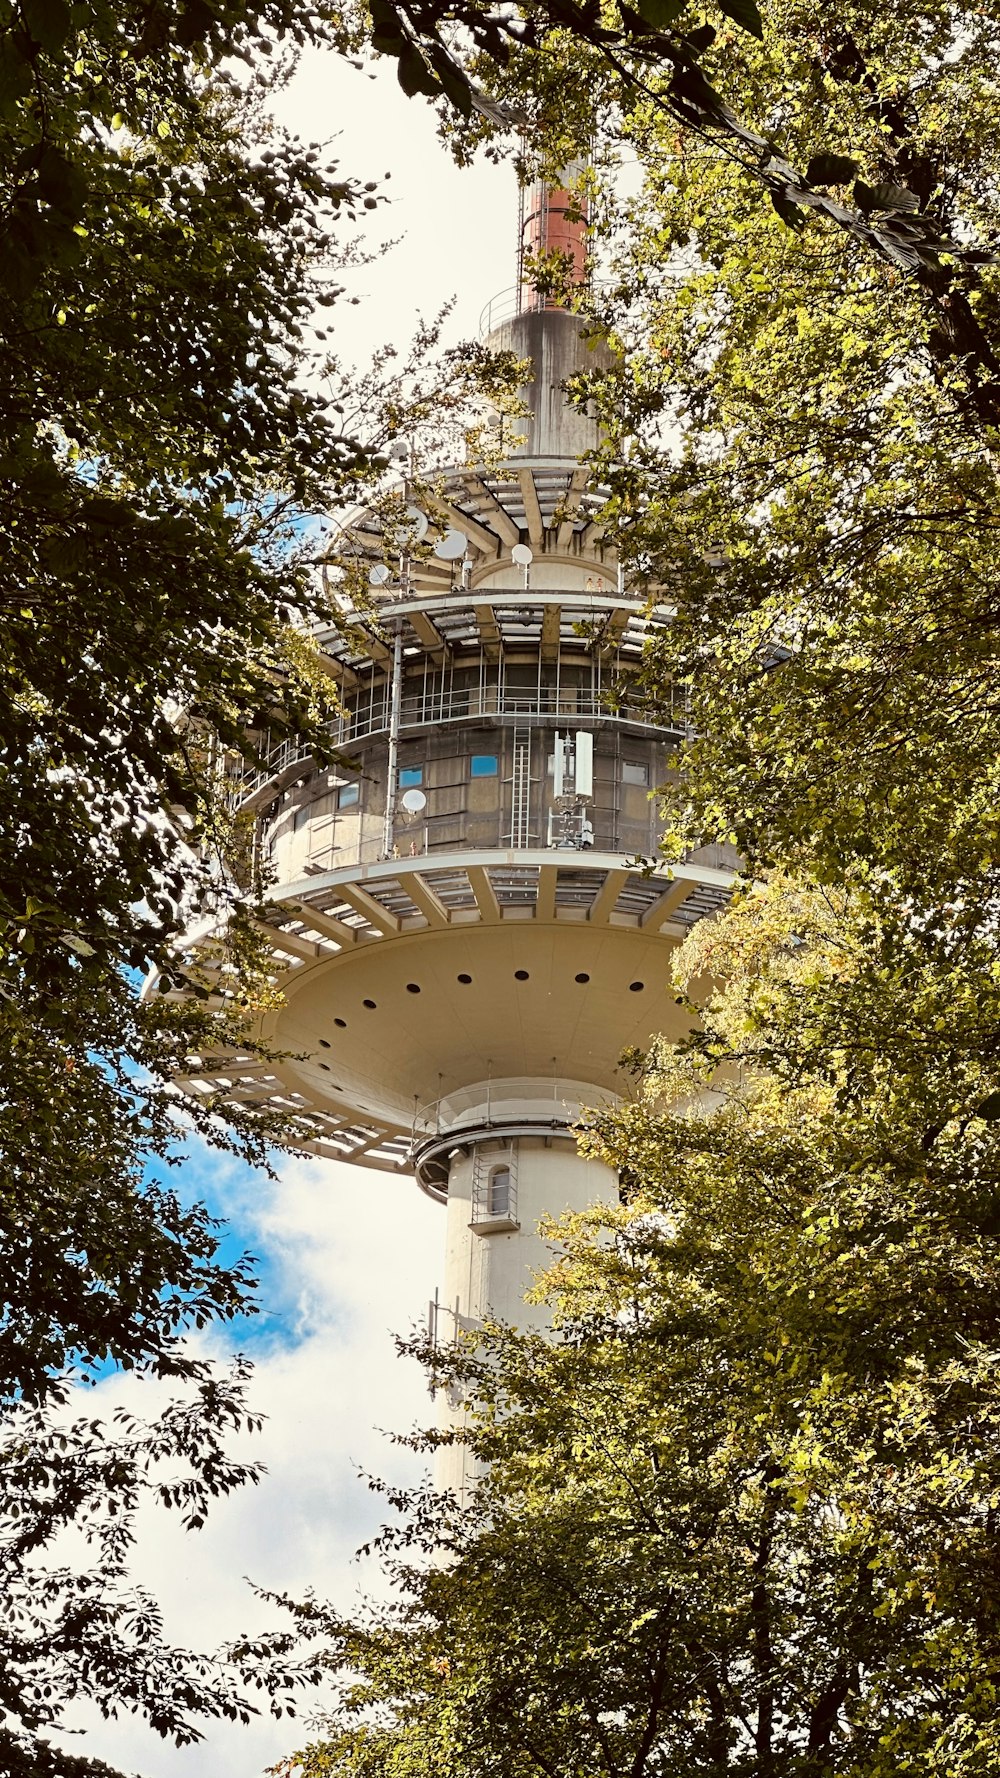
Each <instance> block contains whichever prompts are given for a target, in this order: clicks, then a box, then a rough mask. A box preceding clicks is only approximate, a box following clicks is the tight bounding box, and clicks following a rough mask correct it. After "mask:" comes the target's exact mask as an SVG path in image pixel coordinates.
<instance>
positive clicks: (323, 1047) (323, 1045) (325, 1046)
mask: <svg viewBox="0 0 1000 1778" xmlns="http://www.w3.org/2000/svg"><path fill="white" fill-rule="evenodd" d="M338 1023H339V1020H338ZM319 1047H320V1049H321V1050H328V1049H329V1048H330V1045H329V1044H328V1043H327V1041H326V1038H325V1037H321V1038H320V1040H319Z"/></svg>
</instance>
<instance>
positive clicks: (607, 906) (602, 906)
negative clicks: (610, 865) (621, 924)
mask: <svg viewBox="0 0 1000 1778" xmlns="http://www.w3.org/2000/svg"><path fill="white" fill-rule="evenodd" d="M627 882H628V871H627V870H609V872H608V874H607V876H606V877H605V879H604V883H603V886H602V888H601V890H600V892H599V894H598V895H597V896H595V898H594V900H593V902H592V903H591V905H590V908H589V910H588V912H587V919H588V921H589V923H590V924H591V925H592V926H604V925H606V924H607V922H608V920H609V919H610V916H611V912H612V910H613V908H614V905H615V903H616V901H617V900H618V897H619V895H620V894H621V892H622V890H623V889H624V887H625V885H626V883H627Z"/></svg>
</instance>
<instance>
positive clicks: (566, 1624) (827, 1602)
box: [286, 884, 1000, 1778]
mask: <svg viewBox="0 0 1000 1778" xmlns="http://www.w3.org/2000/svg"><path fill="white" fill-rule="evenodd" d="M943 948H944V947H943V941H939V943H938V947H937V950H936V951H935V947H934V946H933V945H932V946H931V947H930V948H928V946H927V944H926V943H925V935H918V934H915V933H914V932H913V931H912V930H911V929H910V928H909V926H908V925H907V924H906V923H905V922H902V923H899V924H898V925H896V926H895V927H893V926H892V925H891V923H890V922H889V921H888V920H887V919H885V918H883V919H882V920H881V921H879V922H875V921H873V917H872V911H871V908H870V905H868V904H867V902H866V899H865V897H864V896H863V895H862V896H860V897H856V896H855V895H854V894H853V893H851V894H842V895H840V896H839V897H838V898H837V899H836V900H834V899H833V898H832V897H831V895H830V893H829V892H828V891H826V890H824V889H823V888H822V887H821V886H818V885H813V886H811V887H808V888H806V887H803V886H802V885H797V886H794V887H793V886H790V885H788V884H782V885H775V886H774V887H772V889H771V890H769V891H767V892H760V893H756V894H753V895H751V896H750V897H748V899H747V901H746V902H745V903H744V904H743V905H742V906H741V907H740V908H738V909H737V910H736V911H735V912H734V913H732V914H731V915H728V916H725V917H723V918H722V919H720V920H719V921H717V922H713V923H711V925H710V926H708V928H707V929H706V930H705V931H703V932H701V933H696V934H695V936H694V938H693V939H692V940H691V941H689V945H688V947H687V951H686V954H685V955H684V957H683V958H682V959H681V963H680V969H679V974H680V976H681V979H682V980H683V977H684V974H685V971H688V970H690V971H694V972H696V973H697V974H698V975H700V976H702V977H703V975H704V971H705V969H706V967H709V968H713V969H714V968H715V967H716V965H723V966H724V968H725V973H726V977H727V985H726V987H725V989H723V990H721V991H720V993H719V995H718V996H717V997H715V998H713V999H711V1000H710V1001H709V1002H708V1004H707V1006H706V1008H705V1012H704V1029H703V1032H702V1035H701V1036H700V1037H699V1039H698V1041H697V1043H695V1044H693V1045H692V1046H691V1047H690V1048H689V1050H688V1051H687V1052H686V1053H682V1054H681V1055H679V1056H674V1057H670V1056H668V1055H666V1053H662V1054H653V1055H652V1056H650V1057H648V1058H646V1059H645V1060H644V1062H643V1063H642V1090H641V1092H640V1093H639V1095H638V1097H637V1099H636V1101H635V1103H634V1104H632V1105H631V1106H629V1107H627V1108H626V1109H624V1110H622V1111H621V1112H619V1113H615V1114H609V1115H606V1116H605V1115H602V1116H601V1117H600V1118H599V1119H598V1120H597V1122H596V1124H595V1128H594V1131H593V1134H592V1136H591V1138H590V1140H591V1142H592V1144H593V1145H594V1146H595V1147H596V1148H597V1150H598V1151H599V1152H600V1153H601V1155H602V1157H603V1158H605V1159H606V1160H609V1161H610V1162H611V1163H612V1164H614V1165H617V1166H618V1167H619V1168H621V1170H622V1178H623V1181H624V1182H625V1184H626V1187H627V1194H626V1195H627V1198H628V1201H627V1202H626V1203H625V1204H623V1206H622V1207H621V1208H620V1209H606V1210H595V1211H593V1212H591V1213H589V1214H588V1215H587V1216H585V1217H582V1218H579V1219H576V1220H574V1221H572V1222H570V1223H569V1224H568V1225H564V1226H561V1227H560V1228H559V1229H558V1231H556V1230H553V1235H554V1237H555V1236H557V1237H558V1246H559V1257H558V1258H557V1259H556V1263H555V1264H554V1266H553V1268H552V1271H551V1272H550V1273H549V1275H548V1277H547V1279H546V1280H545V1281H544V1282H543V1285H542V1287H541V1291H540V1294H542V1293H544V1295H545V1297H546V1298H547V1299H548V1301H549V1302H550V1303H551V1305H552V1307H553V1310H554V1314H555V1331H554V1334H553V1336H552V1337H551V1338H546V1337H544V1336H542V1335H539V1334H537V1333H527V1334H518V1333H515V1332H514V1331H513V1330H511V1329H509V1328H504V1327H500V1326H491V1327H489V1328H488V1329H486V1330H485V1335H484V1339H483V1342H482V1343H481V1345H480V1347H479V1348H478V1349H476V1348H473V1347H471V1346H469V1345H468V1344H465V1345H463V1346H462V1347H461V1348H459V1349H458V1350H456V1351H454V1352H452V1353H445V1354H441V1353H438V1354H434V1353H431V1352H428V1351H426V1350H424V1353H423V1356H424V1359H425V1362H427V1363H428V1364H429V1365H430V1367H431V1369H432V1373H433V1375H434V1376H435V1379H436V1381H437V1382H438V1383H439V1384H441V1383H445V1382H448V1383H450V1384H451V1385H452V1386H453V1387H456V1388H458V1389H460V1390H461V1391H462V1392H463V1393H464V1394H465V1395H466V1397H467V1399H468V1400H469V1401H470V1402H471V1404H472V1408H473V1412H472V1423H471V1430H470V1432H469V1433H468V1436H469V1438H470V1439H471V1443H472V1445H473V1447H474V1449H475V1451H476V1452H477V1454H478V1456H479V1457H480V1458H481V1459H482V1460H484V1461H485V1462H486V1463H487V1464H488V1468H487V1470H486V1473H485V1476H484V1479H483V1480H482V1482H481V1484H480V1485H479V1487H478V1490H477V1493H476V1496H475V1498H474V1500H473V1501H472V1503H471V1505H470V1506H469V1507H468V1508H467V1509H466V1510H465V1512H464V1513H463V1512H460V1511H458V1510H457V1508H456V1506H455V1503H454V1502H450V1503H449V1502H448V1500H447V1499H442V1498H441V1497H435V1496H433V1495H430V1494H420V1493H417V1494H414V1495H411V1496H409V1497H405V1498H404V1499H403V1500H402V1502H401V1503H399V1504H401V1505H402V1509H403V1523H402V1525H401V1526H400V1527H399V1528H398V1529H397V1530H395V1531H390V1532H388V1533H387V1534H386V1536H385V1546H386V1549H387V1559H388V1561H389V1565H390V1569H391V1573H392V1577H393V1579H394V1581H395V1582H396V1585H397V1587H398V1588H399V1589H400V1590H401V1593H402V1598H401V1600H400V1599H399V1598H397V1599H396V1600H394V1601H393V1602H391V1603H390V1604H389V1605H387V1606H384V1607H382V1608H380V1609H374V1608H373V1610H372V1612H371V1613H370V1615H369V1616H368V1617H367V1618H364V1619H362V1620H360V1621H355V1622H345V1621H344V1620H343V1619H342V1618H339V1617H338V1616H337V1615H336V1613H334V1612H333V1611H328V1612H322V1611H317V1610H316V1608H312V1609H311V1610H310V1611H309V1612H307V1613H306V1614H305V1621H306V1623H307V1626H309V1627H312V1628H314V1629H315V1630H316V1631H317V1632H318V1633H319V1634H320V1636H322V1637H325V1638H327V1639H328V1641H327V1659H328V1660H329V1661H330V1663H331V1665H332V1666H333V1667H334V1668H335V1669H336V1670H337V1671H338V1672H339V1674H340V1675H341V1678H342V1687H343V1691H342V1701H341V1704H340V1707H339V1709H338V1711H337V1713H336V1715H335V1717H334V1718H333V1720H332V1721H331V1723H330V1724H329V1732H328V1735H327V1737H326V1738H325V1739H321V1740H319V1741H317V1742H316V1743H314V1744H313V1745H312V1746H311V1747H309V1748H307V1749H304V1750H303V1752H302V1753H300V1754H299V1755H297V1756H296V1757H295V1759H293V1760H292V1761H290V1762H289V1763H288V1765H287V1768H286V1769H287V1771H288V1772H296V1773H301V1774H303V1778H325V1775H326V1774H328V1773H333V1772H336V1773H338V1774H340V1775H342V1778H343V1775H347V1774H351V1775H354V1774H356V1775H358V1778H360V1775H362V1774H363V1775H364V1778H372V1775H374V1774H378V1775H379V1778H381V1775H383V1774H387V1773H389V1772H391V1773H393V1774H395V1775H397V1778H399V1775H404V1774H405V1775H408V1774H414V1775H415V1774H417V1773H419V1774H421V1775H422V1778H424V1775H427V1774H438V1773H441V1774H443V1773H444V1772H446V1771H449V1772H458V1773H459V1774H463V1773H468V1774H470V1775H471V1774H473V1773H475V1774H476V1775H477V1778H488V1775H489V1774H492V1773H497V1774H499V1773H501V1772H503V1773H516V1774H518V1778H520V1775H521V1774H524V1775H525V1778H527V1775H528V1774H532V1773H544V1774H547V1775H548V1778H563V1775H566V1778H569V1775H570V1774H577V1773H579V1772H581V1771H586V1772H597V1773H602V1774H608V1778H624V1775H625V1774H628V1775H629V1778H653V1775H654V1774H655V1775H659V1774H667V1773H670V1774H677V1775H679V1778H689V1775H691V1778H693V1775H695V1774H697V1775H699V1778H723V1775H725V1778H735V1775H737V1774H738V1775H740V1778H751V1775H753V1778H762V1775H763V1774H769V1775H771V1778H785V1775H786V1774H788V1775H789V1778H790V1775H791V1774H793V1773H794V1774H796V1775H799V1778H802V1775H808V1778H820V1775H822V1778H833V1774H848V1773H849V1774H852V1778H861V1775H862V1774H863V1775H864V1778H876V1775H878V1778H882V1775H885V1778H888V1775H889V1774H890V1773H891V1774H895V1773H898V1772H900V1771H907V1772H912V1773H931V1772H936V1771H940V1770H942V1769H944V1768H946V1769H947V1770H948V1771H949V1772H950V1773H954V1774H956V1778H965V1775H966V1774H970V1775H971V1774H973V1773H975V1774H978V1773H983V1772H986V1771H989V1770H991V1769H993V1767H994V1766H995V1763H996V1758H997V1747H996V1689H995V1688H996V1650H997V1637H998V1631H1000V1624H998V1622H997V1616H996V1610H995V1598H996V1583H995V1576H996V1563H997V1555H998V1546H997V1519H996V1514H997V1503H998V1498H1000V1496H998V1488H1000V1467H998V1458H1000V1451H998V1442H997V1434H998V1405H1000V1402H998V1394H997V1378H996V1356H995V1354H996V1341H997V1332H998V1314H1000V1294H998V1288H997V1286H998V1278H997V1269H996V1253H995V1239H994V1232H995V1228H996V1214H997V1204H998V1202H1000V1196H998V1188H1000V1174H998V1162H1000V1146H998V1138H997V1124H996V1112H997V1101H996V1096H995V1095H993V1097H992V1098H990V1097H987V1098H986V1099H984V1098H983V1097H982V1085H983V1064H982V1059H981V1054H980V1046H978V1045H977V1043H976V1041H975V1040H976V1038H977V1036H978V1035H979V1028H978V1024H977V1021H978V1019H979V1014H980V1007H979V1006H978V1005H977V1003H976V999H975V996H974V994H973V993H972V992H971V990H972V989H973V987H974V985H975V983H976V982H977V980H978V976H977V972H976V965H977V963H978V961H979V959H978V957H976V956H974V955H972V954H967V955H965V956H963V957H960V958H953V960H952V962H951V964H950V965H949V968H950V973H951V977H952V985H953V988H954V989H955V990H956V995H957V997H958V998H959V999H960V1003H961V1015H960V1016H959V1015H954V1016H953V1017H952V1019H951V1022H950V1025H949V1026H948V1028H947V1029H944V1028H941V1029H940V1030H939V1028H938V1027H937V1026H936V1025H934V1024H933V1023H929V1022H928V1019H927V1012H928V1005H927V1003H926V1002H925V1003H924V1004H923V1005H922V1006H921V994H922V993H924V994H926V995H928V996H930V997H931V998H934V997H936V996H937V995H938V994H939V990H940V985H941V984H940V980H939V976H940V973H941V971H940V967H939V966H940V961H941V955H942V952H943ZM962 990H964V991H962ZM960 991H962V992H960ZM986 998H987V1000H988V1002H989V1006H988V1007H984V1008H983V1009H982V1014H983V1019H984V1023H985V1022H989V1023H990V1025H991V1028H995V1013H996V1008H995V1006H994V1005H993V998H994V988H993V985H992V982H991V983H990V985H989V986H988V988H987V990H986ZM866 1009H867V1017H866ZM852 1011H853V1012H854V1013H855V1014H856V1022H855V1023H852V1022H851V1019H850V1017H849V1014H850V1013H851V1012H852ZM921 1013H922V1014H923V1017H921ZM827 1021H830V1022H831V1023H832V1024H833V1025H834V1027H835V1029H836V1031H837V1033H838V1034H839V1046H838V1047H836V1048H834V1046H833V1044H832V1043H831V1041H830V1038H829V1036H828V1034H826V1033H825V1032H824V1027H825V1025H826V1023H827ZM960 1028H961V1029H962V1030H964V1033H965V1035H966V1036H967V1037H968V1039H969V1040H970V1041H969V1044H968V1047H967V1048H966V1049H965V1051H964V1053H963V1052H962V1049H961V1045H960V1043H959V1042H958V1034H959V1030H960ZM890 1030H896V1031H898V1032H899V1034H900V1042H899V1044H898V1046H897V1050H896V1053H895V1055H894V1057H893V1066H892V1067H891V1068H890V1067H889V1065H888V1062H887V1044H886V1037H887V1035H888V1033H889V1031H890ZM875 1031H877V1034H878V1042H877V1043H876V1044H874V1045H873V1044H871V1043H870V1042H869V1041H868V1039H869V1038H870V1036H871V1035H872V1033H873V1032H875ZM907 1032H908V1033H909V1038H910V1041H909V1042H906V1041H904V1039H905V1036H906V1034H907ZM918 1039H919V1040H920V1041H918ZM737 1062H739V1064H740V1066H739V1069H737V1066H736V1064H737ZM706 1078H707V1079H708V1080H710V1081H711V1083H712V1087H713V1091H714V1094H715V1101H716V1102H715V1107H714V1110H712V1111H711V1112H701V1111H699V1110H698V1109H697V1106H696V1103H695V1102H694V1101H693V1098H692V1094H693V1093H694V1092H695V1091H696V1090H697V1089H699V1088H701V1089H702V1090H703V1089H704V1086H705V1082H706ZM956 1098H957V1099H958V1100H959V1107H956V1104H955V1101H956ZM685 1105H686V1107H687V1108H686V1109H685ZM928 1119H930V1120H931V1121H930V1122H928ZM421 1549H423V1550H427V1549H433V1550H436V1551H437V1552H438V1553H439V1556H440V1555H442V1554H443V1555H444V1557H445V1560H444V1562H443V1563H441V1562H440V1561H439V1562H438V1563H437V1564H436V1565H433V1566H430V1567H428V1566H427V1565H426V1563H425V1562H423V1561H421V1560H420V1558H419V1552H420V1550H421ZM414 1550H416V1552H417V1554H416V1555H415V1554H414V1553H413V1552H414Z"/></svg>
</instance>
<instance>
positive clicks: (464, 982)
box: [458, 975, 472, 988]
mask: <svg viewBox="0 0 1000 1778" xmlns="http://www.w3.org/2000/svg"><path fill="white" fill-rule="evenodd" d="M458 979H459V981H460V982H461V983H462V986H463V987H465V988H467V987H468V986H469V983H470V982H471V980H472V977H471V975H460V976H459V978H458Z"/></svg>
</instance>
